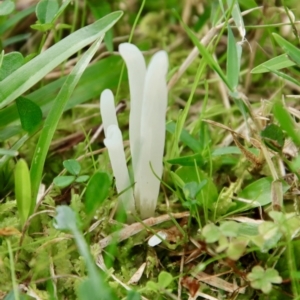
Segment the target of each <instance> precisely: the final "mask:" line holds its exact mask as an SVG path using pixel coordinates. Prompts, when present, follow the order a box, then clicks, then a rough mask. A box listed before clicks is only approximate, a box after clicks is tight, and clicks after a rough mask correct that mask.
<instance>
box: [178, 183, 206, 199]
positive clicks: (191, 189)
mask: <svg viewBox="0 0 300 300" xmlns="http://www.w3.org/2000/svg"><path fill="white" fill-rule="evenodd" d="M206 184H207V180H206V179H205V180H203V181H201V182H200V183H197V182H195V181H192V182H188V183H186V184H185V185H184V186H183V188H182V190H183V193H184V195H185V198H187V199H195V198H196V197H197V195H198V194H199V192H200V191H201V189H202V188H203V187H204V186H205V185H206Z"/></svg>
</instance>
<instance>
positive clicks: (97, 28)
mask: <svg viewBox="0 0 300 300" xmlns="http://www.w3.org/2000/svg"><path fill="white" fill-rule="evenodd" d="M121 16H122V12H114V13H111V14H109V15H107V16H105V17H104V18H102V19H100V20H98V21H96V22H95V23H93V24H91V25H88V26H86V27H84V28H81V29H79V30H77V31H76V32H74V33H72V34H70V35H69V36H68V37H66V38H65V39H63V40H61V41H60V42H58V43H57V44H55V45H54V46H52V47H51V48H49V49H48V50H46V51H45V52H43V53H41V54H40V55H38V56H37V57H35V58H33V59H32V60H31V61H30V62H28V63H27V64H25V65H24V66H22V67H21V68H19V69H18V70H16V71H15V72H13V73H12V74H11V75H10V76H8V77H6V78H5V79H4V80H3V81H1V82H0V108H3V107H4V106H6V105H8V104H9V103H11V102H12V101H13V100H15V99H16V98H17V97H18V96H20V95H22V94H23V93H24V92H26V91H27V90H28V89H29V88H31V87H32V86H33V85H34V84H36V83H37V82H38V81H39V80H40V79H42V78H43V77H44V76H45V75H46V74H47V73H49V72H50V71H51V70H53V69H54V68H55V67H57V66H58V65H59V64H60V63H62V62H63V61H64V60H66V59H67V58H68V57H70V56H71V55H73V54H74V53H76V52H77V51H79V50H80V49H82V48H84V47H85V46H87V45H89V44H90V43H92V42H94V41H95V40H96V39H98V38H99V37H101V36H102V35H103V34H104V33H105V32H106V31H107V30H108V29H110V28H111V27H112V26H113V25H114V24H115V23H116V22H117V21H118V20H119V18H120V17H121Z"/></svg>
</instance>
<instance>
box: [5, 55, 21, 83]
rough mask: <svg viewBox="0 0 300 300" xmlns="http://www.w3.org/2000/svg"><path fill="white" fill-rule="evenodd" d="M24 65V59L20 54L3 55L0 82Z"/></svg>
mask: <svg viewBox="0 0 300 300" xmlns="http://www.w3.org/2000/svg"><path fill="white" fill-rule="evenodd" d="M23 63H24V57H23V55H22V54H21V53H20V52H10V53H8V54H5V55H4V57H3V60H2V63H1V66H0V81H1V80H3V79H4V78H5V77H7V76H8V75H10V74H11V73H12V72H14V71H15V70H17V69H18V68H20V67H21V66H22V65H23Z"/></svg>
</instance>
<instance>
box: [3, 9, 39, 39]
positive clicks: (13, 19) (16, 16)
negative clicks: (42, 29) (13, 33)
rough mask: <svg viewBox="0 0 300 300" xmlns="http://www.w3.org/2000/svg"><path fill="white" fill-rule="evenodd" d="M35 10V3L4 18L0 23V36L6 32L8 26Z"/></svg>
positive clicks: (13, 24)
mask: <svg viewBox="0 0 300 300" xmlns="http://www.w3.org/2000/svg"><path fill="white" fill-rule="evenodd" d="M34 11H35V5H33V6H30V7H28V8H26V9H23V10H21V11H19V12H16V13H15V14H14V15H13V16H11V17H10V18H9V19H7V20H5V21H4V22H3V23H1V26H0V36H1V35H2V34H3V33H4V32H6V31H7V30H8V29H9V28H11V27H13V26H15V25H16V24H17V23H18V22H19V21H21V20H22V19H24V18H25V17H27V16H28V15H30V14H32V13H34Z"/></svg>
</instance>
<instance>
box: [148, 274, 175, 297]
mask: <svg viewBox="0 0 300 300" xmlns="http://www.w3.org/2000/svg"><path fill="white" fill-rule="evenodd" d="M173 280H174V278H173V276H172V275H171V274H170V273H168V272H165V271H162V272H160V273H159V275H158V281H157V282H154V281H151V280H149V281H148V282H147V285H146V288H147V289H149V290H150V291H153V292H155V293H164V292H166V291H168V289H167V288H168V286H170V284H171V283H172V282H173Z"/></svg>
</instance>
